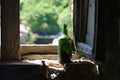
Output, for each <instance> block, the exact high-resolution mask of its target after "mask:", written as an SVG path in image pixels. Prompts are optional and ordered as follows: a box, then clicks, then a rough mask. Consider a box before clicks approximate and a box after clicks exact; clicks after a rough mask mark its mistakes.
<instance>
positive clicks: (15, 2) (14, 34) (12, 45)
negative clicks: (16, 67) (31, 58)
mask: <svg viewBox="0 0 120 80" xmlns="http://www.w3.org/2000/svg"><path fill="white" fill-rule="evenodd" d="M1 19H2V20H1V38H2V40H1V43H2V44H1V59H2V60H18V59H19V58H20V56H19V49H20V46H19V40H20V39H19V0H12V1H11V0H2V1H1Z"/></svg>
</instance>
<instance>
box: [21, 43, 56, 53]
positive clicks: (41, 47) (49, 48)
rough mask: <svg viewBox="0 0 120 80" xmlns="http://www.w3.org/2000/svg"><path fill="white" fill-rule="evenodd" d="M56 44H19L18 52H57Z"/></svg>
mask: <svg viewBox="0 0 120 80" xmlns="http://www.w3.org/2000/svg"><path fill="white" fill-rule="evenodd" d="M57 47H58V46H57V45H52V44H31V45H29V44H21V45H20V54H21V55H24V54H29V53H39V54H41V53H42V54H43V53H52V54H56V53H57Z"/></svg>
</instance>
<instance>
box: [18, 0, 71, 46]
mask: <svg viewBox="0 0 120 80" xmlns="http://www.w3.org/2000/svg"><path fill="white" fill-rule="evenodd" d="M71 5H72V0H71V1H70V0H62V1H61V0H20V43H21V44H57V42H53V41H55V39H56V40H57V39H58V37H60V36H61V30H62V28H63V24H64V23H66V24H67V25H68V31H69V35H70V36H71V37H72V34H73V29H72V25H73V21H72V10H71Z"/></svg>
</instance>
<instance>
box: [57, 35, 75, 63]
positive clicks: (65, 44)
mask: <svg viewBox="0 0 120 80" xmlns="http://www.w3.org/2000/svg"><path fill="white" fill-rule="evenodd" d="M72 44H73V41H72V39H71V38H69V37H64V38H61V39H60V40H59V46H58V59H59V62H60V63H61V64H64V63H71V58H72V51H73V49H72V48H73V45H72Z"/></svg>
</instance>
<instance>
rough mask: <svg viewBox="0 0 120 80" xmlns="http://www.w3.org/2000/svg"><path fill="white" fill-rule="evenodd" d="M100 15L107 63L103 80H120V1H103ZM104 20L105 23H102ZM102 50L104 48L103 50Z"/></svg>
mask: <svg viewBox="0 0 120 80" xmlns="http://www.w3.org/2000/svg"><path fill="white" fill-rule="evenodd" d="M99 3H100V4H99V5H101V6H103V7H101V8H100V10H99V13H100V14H101V17H103V18H101V22H102V25H103V26H104V28H103V31H105V32H103V31H102V32H103V33H104V34H103V37H102V34H101V38H105V39H103V43H104V45H105V46H106V47H104V45H103V46H101V47H103V48H105V49H104V52H105V62H104V63H103V64H102V68H103V72H102V77H103V80H120V50H119V49H120V46H119V37H118V36H119V0H101V1H99ZM111 5H112V6H111ZM102 20H103V21H102ZM102 25H101V26H102ZM101 49H102V48H101ZM99 57H100V55H99Z"/></svg>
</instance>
